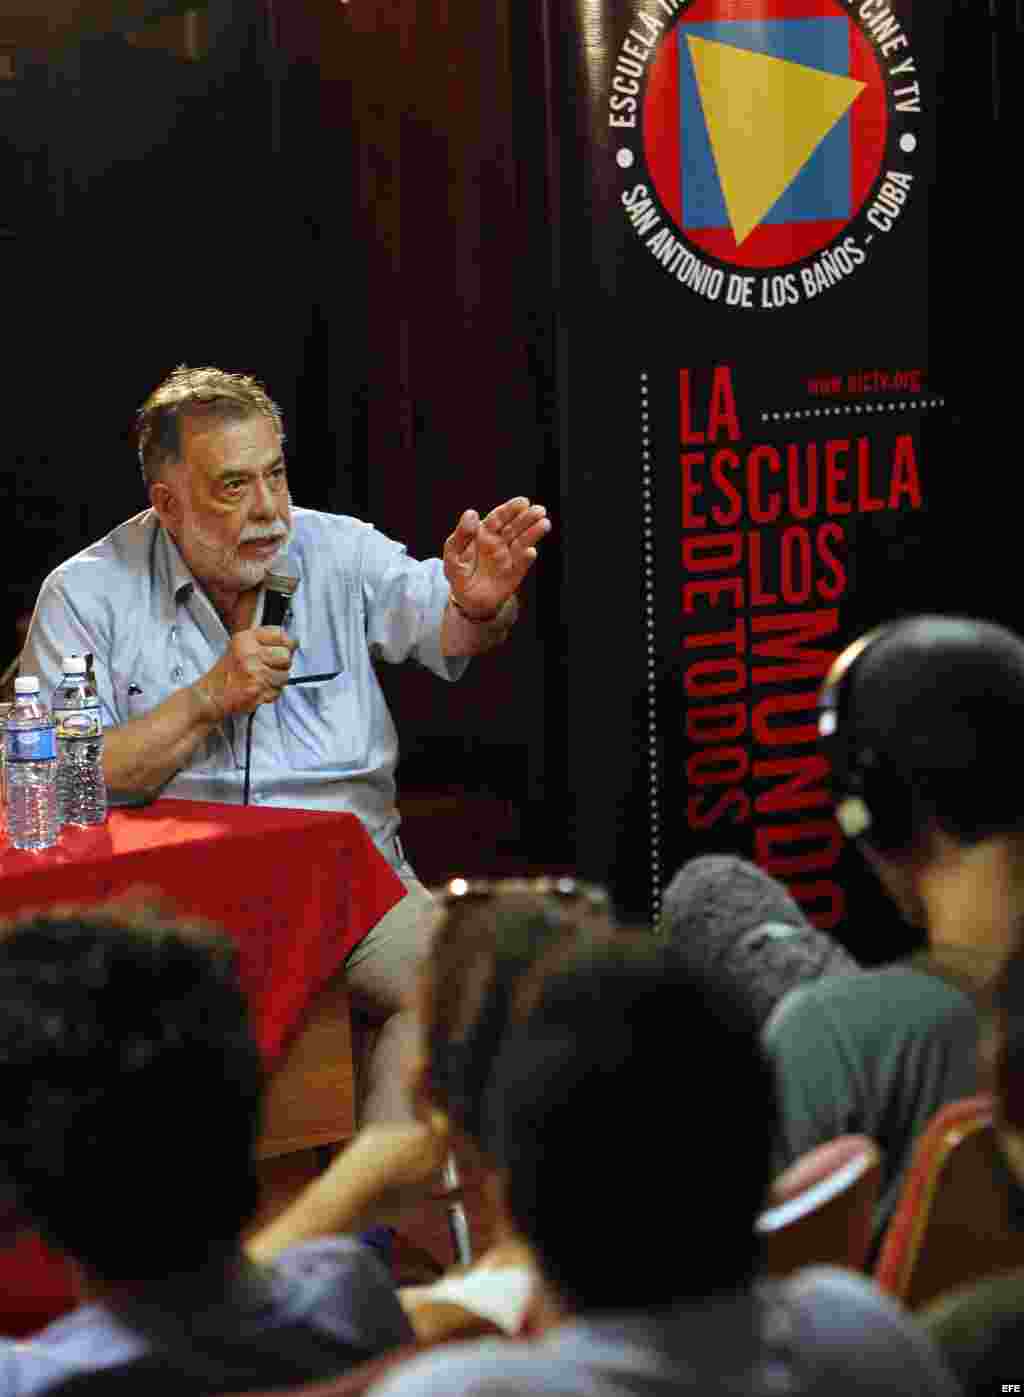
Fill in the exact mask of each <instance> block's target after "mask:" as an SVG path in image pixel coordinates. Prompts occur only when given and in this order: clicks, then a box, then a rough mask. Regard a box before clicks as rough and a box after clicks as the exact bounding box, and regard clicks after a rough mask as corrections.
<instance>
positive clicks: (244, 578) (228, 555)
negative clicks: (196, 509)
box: [182, 509, 291, 589]
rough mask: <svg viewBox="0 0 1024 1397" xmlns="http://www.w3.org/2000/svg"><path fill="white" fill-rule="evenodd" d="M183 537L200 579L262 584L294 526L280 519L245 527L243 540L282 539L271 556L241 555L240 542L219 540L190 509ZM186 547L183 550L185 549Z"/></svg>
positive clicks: (225, 583)
mask: <svg viewBox="0 0 1024 1397" xmlns="http://www.w3.org/2000/svg"><path fill="white" fill-rule="evenodd" d="M182 535H183V540H184V541H185V545H186V547H187V549H188V552H189V553H190V554H191V555H192V557H193V559H194V560H195V561H194V563H190V564H189V566H190V567H191V568H192V571H193V572H194V573H195V575H196V576H197V577H198V578H199V580H200V582H213V583H216V584H217V585H219V586H221V587H241V588H243V589H245V588H248V587H258V586H259V585H260V583H261V582H262V581H263V579H264V577H266V575H267V573H268V572H269V571H270V569H271V568H272V567H273V565H274V562H275V560H276V559H277V558H279V557H280V555H281V552H282V550H283V549H284V548H285V547H286V546H287V543H288V540H289V538H290V537H291V529H290V528H289V527H288V526H287V525H286V524H285V523H284V521H283V520H282V519H279V520H278V521H277V523H276V524H273V525H271V526H270V527H269V528H267V527H258V526H257V525H254V524H249V525H247V526H246V528H244V529H243V530H242V536H241V538H240V539H239V540H238V543H239V544H242V543H255V542H256V541H257V540H260V539H265V538H269V537H272V536H273V537H277V538H279V539H280V546H279V547H278V549H277V552H276V553H273V554H272V555H271V556H270V557H269V558H240V557H239V556H238V545H236V546H234V547H225V545H224V544H223V543H221V542H220V541H219V540H218V539H216V538H214V537H213V536H212V535H211V534H208V533H207V532H206V530H205V528H204V527H203V525H202V524H199V523H197V522H196V518H195V515H194V514H193V512H192V510H191V509H188V510H187V512H186V515H185V519H184V524H183V527H182ZM184 551H185V549H182V552H184Z"/></svg>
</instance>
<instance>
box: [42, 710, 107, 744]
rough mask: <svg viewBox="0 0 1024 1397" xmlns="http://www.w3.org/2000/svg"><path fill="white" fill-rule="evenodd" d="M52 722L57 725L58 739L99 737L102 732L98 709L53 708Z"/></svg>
mask: <svg viewBox="0 0 1024 1397" xmlns="http://www.w3.org/2000/svg"><path fill="white" fill-rule="evenodd" d="M53 721H54V723H55V724H56V725H57V736H58V737H67V738H76V737H99V736H101V734H102V732H103V724H102V723H101V721H100V710H99V708H98V707H96V708H88V709H83V708H55V709H54V710H53Z"/></svg>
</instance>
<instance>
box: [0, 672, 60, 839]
mask: <svg viewBox="0 0 1024 1397" xmlns="http://www.w3.org/2000/svg"><path fill="white" fill-rule="evenodd" d="M4 738H5V752H6V757H7V834H8V837H9V838H10V841H11V843H12V844H13V845H14V847H15V848H16V849H49V848H50V847H51V846H52V845H54V844H56V842H57V834H58V831H59V830H60V821H59V819H58V816H57V740H56V734H55V732H54V727H53V719H52V718H51V717H50V710H49V709H48V708H47V706H46V704H45V703H44V702H43V701H42V699H41V698H40V697H39V680H38V679H37V678H36V677H35V675H32V674H26V675H23V676H22V677H21V678H19V679H16V680H15V681H14V708H13V710H12V712H11V715H10V717H9V718H8V719H7V726H6V729H5V733H4Z"/></svg>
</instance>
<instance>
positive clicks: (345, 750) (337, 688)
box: [274, 670, 370, 771]
mask: <svg viewBox="0 0 1024 1397" xmlns="http://www.w3.org/2000/svg"><path fill="white" fill-rule="evenodd" d="M274 706H275V708H276V709H277V713H278V717H279V720H280V723H281V736H282V741H283V743H284V750H285V753H286V755H287V758H288V762H289V765H290V766H291V767H292V768H293V769H294V770H296V771H311V770H314V769H322V770H325V771H331V770H337V769H338V768H342V769H345V770H351V769H356V770H365V769H366V767H367V757H368V753H369V746H370V724H369V718H368V716H367V714H366V712H365V709H364V707H363V705H362V704H361V703H360V701H359V693H358V689H357V686H356V684H355V682H354V680H353V678H352V676H351V674H349V673H348V672H347V671H345V670H343V671H342V672H341V674H338V675H335V677H334V678H333V679H322V680H319V681H318V682H315V683H310V684H291V685H289V686H288V687H287V688H286V689H285V691H284V693H283V694H282V695H281V697H280V698H279V699H278V701H277V703H276V704H275V705H274Z"/></svg>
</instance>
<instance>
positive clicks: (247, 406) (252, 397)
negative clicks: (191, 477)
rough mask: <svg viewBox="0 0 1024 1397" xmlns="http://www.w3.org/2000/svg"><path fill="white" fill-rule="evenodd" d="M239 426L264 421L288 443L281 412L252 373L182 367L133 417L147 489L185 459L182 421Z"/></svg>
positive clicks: (168, 377) (179, 367) (166, 380)
mask: <svg viewBox="0 0 1024 1397" xmlns="http://www.w3.org/2000/svg"><path fill="white" fill-rule="evenodd" d="M186 417H197V418H206V419H209V420H212V421H240V420H242V419H245V418H248V417H265V418H267V419H268V421H270V422H271V423H272V425H273V426H274V428H275V430H276V432H277V434H278V436H279V437H280V438H281V440H282V441H283V440H284V423H283V420H282V417H281V409H280V408H279V407H278V405H277V403H275V402H274V401H273V399H272V398H271V397H270V396H269V395H268V394H267V392H266V390H265V389H264V388H263V387H262V386H261V385H260V384H259V383H257V381H256V379H254V378H252V377H250V376H249V375H248V374H236V373H228V372H226V371H225V370H224V369H215V368H196V369H193V368H189V366H188V365H187V364H179V365H178V367H177V368H176V369H175V370H174V372H173V373H171V374H169V375H168V376H167V378H165V379H164V381H163V382H162V383H159V384H158V385H157V386H156V388H154V389H153V391H152V393H150V395H149V397H148V398H147V399H146V401H145V402H144V403H143V404H142V406H141V407H140V408H139V410H138V413H137V414H136V418H135V427H136V435H137V438H138V451H139V464H140V465H141V467H142V476H143V479H144V480H145V482H146V484H147V486H148V485H152V484H153V483H154V482H155V481H157V480H161V479H163V477H164V474H165V472H166V470H167V467H168V466H171V465H173V464H175V463H176V462H179V461H181V459H182V446H183V442H182V432H181V424H182V420H183V419H184V418H186Z"/></svg>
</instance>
